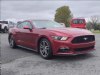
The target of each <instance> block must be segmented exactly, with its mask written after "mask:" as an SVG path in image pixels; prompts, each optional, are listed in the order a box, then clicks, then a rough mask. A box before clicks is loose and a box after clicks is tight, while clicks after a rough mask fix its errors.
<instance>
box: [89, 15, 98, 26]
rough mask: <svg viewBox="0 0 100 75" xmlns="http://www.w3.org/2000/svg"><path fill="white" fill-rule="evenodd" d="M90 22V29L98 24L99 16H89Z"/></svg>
mask: <svg viewBox="0 0 100 75" xmlns="http://www.w3.org/2000/svg"><path fill="white" fill-rule="evenodd" d="M90 20H91V27H92V28H94V27H95V26H96V24H97V23H98V22H99V20H100V18H99V16H97V15H95V16H91V18H90Z"/></svg>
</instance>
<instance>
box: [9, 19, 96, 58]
mask: <svg viewBox="0 0 100 75" xmlns="http://www.w3.org/2000/svg"><path fill="white" fill-rule="evenodd" d="M8 40H9V44H10V47H12V48H15V47H17V46H20V47H24V48H27V49H30V50H34V51H36V52H39V53H40V55H41V56H42V57H43V58H45V59H48V58H51V57H52V56H53V55H78V54H85V53H88V52H90V51H93V50H95V49H94V47H95V36H94V35H93V34H92V33H91V32H90V31H88V30H86V29H78V28H65V27H63V26H62V25H60V24H59V23H57V22H54V21H50V20H26V21H23V22H21V23H19V24H18V25H17V26H16V27H15V28H12V29H10V30H9V36H8Z"/></svg>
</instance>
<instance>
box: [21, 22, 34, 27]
mask: <svg viewBox="0 0 100 75" xmlns="http://www.w3.org/2000/svg"><path fill="white" fill-rule="evenodd" d="M24 26H28V27H29V28H32V25H31V24H30V22H24V23H23V27H24Z"/></svg>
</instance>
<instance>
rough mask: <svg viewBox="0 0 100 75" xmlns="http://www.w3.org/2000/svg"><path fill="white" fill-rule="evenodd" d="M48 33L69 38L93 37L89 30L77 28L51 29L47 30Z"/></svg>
mask: <svg viewBox="0 0 100 75" xmlns="http://www.w3.org/2000/svg"><path fill="white" fill-rule="evenodd" d="M48 30H49V31H50V32H52V33H55V34H56V35H63V34H64V35H69V36H82V35H93V34H92V33H91V32H90V31H89V30H86V29H79V28H52V29H48Z"/></svg>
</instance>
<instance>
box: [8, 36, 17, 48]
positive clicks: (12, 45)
mask: <svg viewBox="0 0 100 75" xmlns="http://www.w3.org/2000/svg"><path fill="white" fill-rule="evenodd" d="M9 45H10V47H11V48H16V47H17V45H16V43H15V40H14V38H13V36H12V35H11V36H10V37H9Z"/></svg>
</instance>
